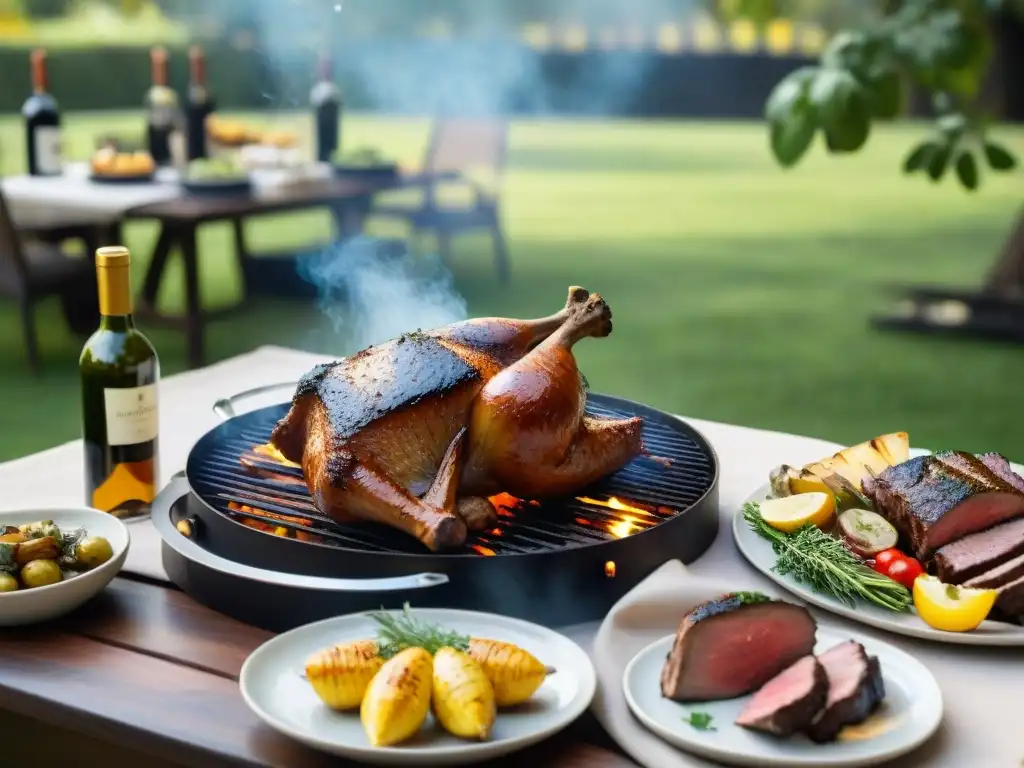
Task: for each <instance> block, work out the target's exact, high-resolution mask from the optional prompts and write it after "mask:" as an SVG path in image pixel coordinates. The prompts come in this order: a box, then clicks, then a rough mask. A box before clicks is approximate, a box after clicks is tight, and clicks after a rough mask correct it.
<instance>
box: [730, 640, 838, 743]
mask: <svg viewBox="0 0 1024 768" xmlns="http://www.w3.org/2000/svg"><path fill="white" fill-rule="evenodd" d="M828 690H829V689H828V675H826V674H825V668H824V667H823V666H822V665H821V664H820V663H819V662H818V660H817V659H816V658H814V656H804V657H803V658H802V659H799V660H798V661H796V662H795V663H793V664H791V665H790V666H788V667H786V669H784V670H783V671H782V672H780V673H779V674H777V675H776V676H775V677H773V678H772V679H771V680H769V681H768V682H767V683H765V684H764V685H763V686H762V687H761V688H760V689H759V690H758V691H757V693H755V694H754V696H753V698H751V699H750V702H749V703H748V704H747V706H746V707H744V709H743V711H742V712H741V713H740V716H739V717H738V718H736V725H739V726H742V727H744V728H750V729H751V730H755V731H762V732H763V733H770V734H772V735H773V736H782V737H785V736H792V735H793V734H794V733H796V732H797V731H802V730H804V729H806V728H807V727H808V726H810V724H811V722H812V721H813V720H814V718H815V717H816V716H817V714H818V713H819V712H820V711H821V710H822V708H823V707H824V706H825V701H826V700H827V699H828Z"/></svg>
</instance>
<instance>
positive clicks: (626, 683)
mask: <svg viewBox="0 0 1024 768" xmlns="http://www.w3.org/2000/svg"><path fill="white" fill-rule="evenodd" d="M851 638H852V639H854V640H856V641H858V642H860V643H861V644H862V645H863V646H864V648H865V650H866V651H867V652H868V653H869V654H870V655H871V656H876V657H877V658H878V660H879V663H880V665H881V669H882V678H883V681H884V685H885V700H884V702H883V704H882V706H881V707H880V708H879V709H878V710H877V711H876V712H875V713H874V714H873V715H871V717H870V718H869V719H868V720H867V721H865V722H864V723H862V724H860V725H857V726H847V728H846V729H845V730H844V731H841V732H840V735H839V738H838V740H836V741H832V742H828V743H825V744H816V743H814V742H813V741H811V740H810V739H808V738H806V737H804V736H794V737H791V738H787V739H779V738H775V737H773V736H769V735H767V734H763V733H757V732H753V731H750V730H748V729H745V728H742V727H740V726H738V725H735V724H734V721H735V720H736V718H737V716H738V715H739V714H740V712H741V711H742V710H743V708H744V707H745V706H746V704H747V702H748V701H749V700H750V698H751V697H750V696H743V697H740V698H734V699H728V700H724V701H708V702H699V703H693V704H691V705H687V704H680V703H677V702H675V701H671V700H669V699H667V698H664V697H663V696H662V695H661V689H660V686H659V677H660V675H661V671H662V666H663V665H664V663H665V658H666V656H667V655H668V654H669V651H670V650H671V648H672V644H673V640H674V636H673V635H668V636H666V637H663V638H662V639H660V640H657V641H655V642H654V643H652V644H651V645H649V646H648V647H647V648H645V649H644V650H642V651H640V653H638V654H637V655H636V656H635V657H634V658H633V660H632V661H630V663H629V665H628V666H627V667H626V671H625V673H624V674H623V689H624V692H625V696H626V702H627V704H628V705H629V708H630V711H632V712H633V714H634V715H635V716H636V718H637V719H638V720H639V721H640V722H641V723H642V724H643V725H644V727H646V728H647V729H648V730H650V731H651V732H652V733H654V734H655V735H656V736H658V737H659V738H661V739H663V740H664V741H666V742H668V743H669V744H672V745H673V746H675V747H678V748H679V749H682V750H685V751H687V752H690V753H693V754H696V755H700V756H701V757H706V758H709V759H711V760H716V761H719V762H721V763H725V764H728V765H751V766H763V765H771V766H785V767H786V768H793V767H795V766H814V768H839V766H842V767H843V768H853V767H854V766H866V765H879V764H881V763H883V762H885V761H887V760H891V759H893V758H896V757H898V756H900V755H902V754H906V753H907V752H910V751H911V750H913V749H915V748H916V747H918V746H919V745H921V744H922V743H924V742H925V741H926V740H927V739H928V738H929V737H930V736H931V735H932V734H933V733H935V731H936V729H938V727H939V725H940V723H941V721H942V692H941V690H940V689H939V686H938V683H937V682H936V681H935V678H934V677H933V676H932V674H931V673H930V672H929V671H928V669H927V668H926V667H925V666H924V665H923V664H922V663H921V662H919V661H918V660H917V659H915V658H914V657H913V656H911V655H909V654H907V653H904V652H903V651H901V650H899V649H897V648H894V647H893V646H891V645H889V644H888V643H884V642H882V641H879V640H874V639H872V638H871V637H869V636H867V635H859V634H857V633H852V634H851V633H848V632H840V631H838V630H835V629H831V628H826V627H818V631H817V645H816V646H815V653H821V652H823V651H824V650H826V649H828V648H830V647H832V646H835V645H837V644H838V643H841V642H844V641H846V640H849V639H851ZM695 711H700V712H701V713H702V714H704V715H707V716H708V718H709V725H708V726H707V727H703V728H695V727H693V726H692V725H690V724H689V723H688V722H687V720H686V718H687V717H688V716H689V717H692V715H693V713H694V712H695Z"/></svg>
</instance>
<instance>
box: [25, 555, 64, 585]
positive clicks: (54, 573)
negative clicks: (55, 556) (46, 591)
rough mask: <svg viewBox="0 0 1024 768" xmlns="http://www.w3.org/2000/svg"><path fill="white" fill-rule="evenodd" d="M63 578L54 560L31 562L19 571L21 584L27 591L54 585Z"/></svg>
mask: <svg viewBox="0 0 1024 768" xmlns="http://www.w3.org/2000/svg"><path fill="white" fill-rule="evenodd" d="M63 578H64V574H63V573H61V570H60V566H59V565H57V561H56V560H31V561H29V562H27V563H25V565H24V566H23V567H22V569H21V583H22V584H24V585H25V586H26V587H27V588H28V589H34V588H35V587H45V586H47V585H49V584H56V583H57V582H58V581H60V580H61V579H63Z"/></svg>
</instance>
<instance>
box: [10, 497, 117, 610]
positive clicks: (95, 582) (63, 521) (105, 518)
mask: <svg viewBox="0 0 1024 768" xmlns="http://www.w3.org/2000/svg"><path fill="white" fill-rule="evenodd" d="M40 520H52V521H53V522H54V523H55V524H56V525H57V527H58V528H60V529H62V530H67V529H71V528H85V530H86V532H87V533H88V535H90V536H102V537H104V538H105V539H106V540H107V541H109V542H110V548H111V550H112V551H113V556H112V557H111V558H110V559H109V560H107V562H105V563H104V564H103V565H101V566H99V567H98V568H93V569H92V570H91V571H85V572H84V573H79V574H76V575H75V576H72V577H69V578H67V579H65V580H64V581H59V582H57V583H56V584H50V585H49V586H46V587H36V588H35V589H23V590H18V591H17V592H3V593H0V626H2V627H13V626H17V625H21V624H36V623H38V622H41V621H49V620H50V619H55V618H57V617H58V616H63V615H64V614H65V613H70V612H71V611H73V610H74V609H75V608H77V607H78V606H80V605H82V603H84V602H86V601H87V600H89V599H90V598H91V597H93V596H94V595H96V594H98V593H99V592H101V591H102V590H103V589H104V587H106V586H107V584H109V583H110V580H111V579H113V578H114V577H115V576H116V575H117V572H118V571H120V570H121V566H122V565H124V559H125V557H127V556H128V545H129V543H130V541H131V537H130V536H129V534H128V528H127V526H126V525H125V524H124V523H122V522H121V521H120V520H118V519H117V518H116V517H114V516H113V515H110V514H107V513H106V512H102V511H101V510H98V509H92V508H90V507H61V508H54V509H22V510H8V511H0V525H24V524H25V523H35V522H39V521H40Z"/></svg>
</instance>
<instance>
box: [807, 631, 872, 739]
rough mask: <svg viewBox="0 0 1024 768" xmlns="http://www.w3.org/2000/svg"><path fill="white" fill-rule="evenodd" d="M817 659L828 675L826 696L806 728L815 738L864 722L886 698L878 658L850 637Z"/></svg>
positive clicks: (831, 737) (836, 733)
mask: <svg viewBox="0 0 1024 768" xmlns="http://www.w3.org/2000/svg"><path fill="white" fill-rule="evenodd" d="M818 661H819V662H821V666H822V667H823V668H824V669H825V674H826V676H827V677H828V698H827V700H826V702H825V705H824V707H823V708H822V709H821V711H820V712H818V714H817V716H816V717H815V718H814V720H813V722H812V723H811V724H810V727H809V728H807V729H806V730H807V735H808V736H810V737H811V738H812V739H813V740H814V741H817V742H826V741H832V740H833V739H835V737H836V736H837V735H838V734H839V731H840V730H841V729H842V728H843V726H846V725H856V724H857V723H862V722H864V720H866V719H867V717H868V715H870V714H871V713H872V712H873V711H874V710H875V708H876V707H877V706H878V705H879V703H880V702H881V701H882V699H884V698H885V684H884V683H883V682H882V670H881V667H880V665H879V663H878V659H877V658H876V657H874V656H870V657H869V656H868V655H867V653H866V652H865V651H864V646H863V645H861V644H860V643H858V642H855V641H853V640H847V641H846V642H845V643H840V644H839V645H837V646H835V647H833V648H830V649H829V650H827V651H825V653H823V654H821V655H820V656H819V657H818Z"/></svg>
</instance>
